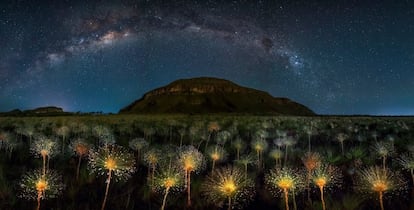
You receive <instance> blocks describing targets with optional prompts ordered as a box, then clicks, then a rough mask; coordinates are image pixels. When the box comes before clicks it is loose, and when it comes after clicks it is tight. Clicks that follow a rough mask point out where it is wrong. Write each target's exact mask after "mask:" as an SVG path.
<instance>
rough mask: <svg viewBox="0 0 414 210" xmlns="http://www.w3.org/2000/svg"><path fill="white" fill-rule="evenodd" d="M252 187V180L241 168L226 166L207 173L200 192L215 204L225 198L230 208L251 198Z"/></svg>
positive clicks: (220, 202) (221, 202) (220, 203)
mask: <svg viewBox="0 0 414 210" xmlns="http://www.w3.org/2000/svg"><path fill="white" fill-rule="evenodd" d="M253 187H254V184H253V181H252V180H251V179H249V178H247V177H245V176H244V174H243V171H242V170H240V169H239V168H233V167H231V166H227V167H223V168H218V169H216V170H215V171H214V173H211V174H209V175H208V176H207V178H206V181H205V182H204V183H203V184H202V186H201V189H202V194H203V195H204V196H206V197H207V198H208V199H209V200H210V201H211V202H212V203H215V204H216V205H222V204H223V201H226V200H227V209H228V210H230V209H232V206H233V205H234V204H236V203H239V202H241V201H246V200H249V199H251V197H252V195H253ZM220 207H221V206H220Z"/></svg>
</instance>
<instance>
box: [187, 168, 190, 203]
mask: <svg viewBox="0 0 414 210" xmlns="http://www.w3.org/2000/svg"><path fill="white" fill-rule="evenodd" d="M187 182H188V183H187V206H191V171H188V175H187Z"/></svg>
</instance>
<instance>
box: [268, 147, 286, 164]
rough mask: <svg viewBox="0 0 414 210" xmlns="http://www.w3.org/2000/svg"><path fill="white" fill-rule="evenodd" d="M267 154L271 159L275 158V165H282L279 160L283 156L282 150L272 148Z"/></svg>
mask: <svg viewBox="0 0 414 210" xmlns="http://www.w3.org/2000/svg"><path fill="white" fill-rule="evenodd" d="M269 156H270V157H271V158H272V159H274V160H275V163H276V167H281V165H282V161H281V159H282V157H283V152H282V150H280V149H277V148H275V149H273V150H271V151H270V152H269Z"/></svg>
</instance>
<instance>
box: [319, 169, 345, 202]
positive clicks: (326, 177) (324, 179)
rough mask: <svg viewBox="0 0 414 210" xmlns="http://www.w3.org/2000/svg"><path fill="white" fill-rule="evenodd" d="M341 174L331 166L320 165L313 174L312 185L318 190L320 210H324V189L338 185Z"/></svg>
mask: <svg viewBox="0 0 414 210" xmlns="http://www.w3.org/2000/svg"><path fill="white" fill-rule="evenodd" d="M341 179H342V173H341V171H340V170H339V168H337V167H335V166H331V165H321V166H320V167H318V168H316V169H315V171H314V173H313V183H314V184H315V185H316V186H317V187H318V188H319V192H320V194H321V202H322V209H323V210H326V205H325V198H324V189H325V188H327V187H329V186H333V185H336V184H339V181H340V180H341Z"/></svg>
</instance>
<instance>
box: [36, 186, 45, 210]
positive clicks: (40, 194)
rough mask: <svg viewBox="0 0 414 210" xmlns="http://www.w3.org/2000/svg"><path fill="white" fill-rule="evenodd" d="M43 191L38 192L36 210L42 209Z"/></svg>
mask: <svg viewBox="0 0 414 210" xmlns="http://www.w3.org/2000/svg"><path fill="white" fill-rule="evenodd" d="M42 194H43V193H42V191H37V208H36V210H39V209H40V199H41V198H42Z"/></svg>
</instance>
